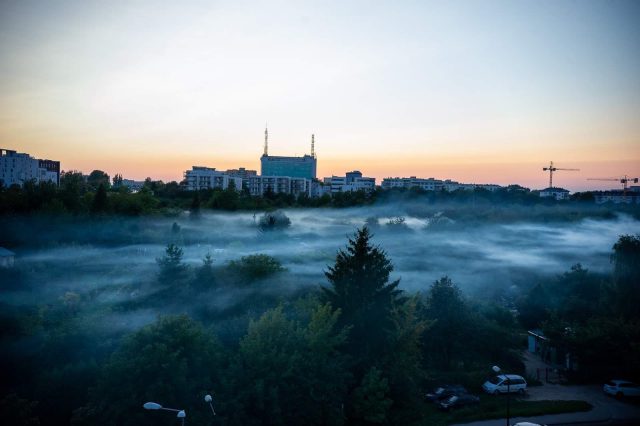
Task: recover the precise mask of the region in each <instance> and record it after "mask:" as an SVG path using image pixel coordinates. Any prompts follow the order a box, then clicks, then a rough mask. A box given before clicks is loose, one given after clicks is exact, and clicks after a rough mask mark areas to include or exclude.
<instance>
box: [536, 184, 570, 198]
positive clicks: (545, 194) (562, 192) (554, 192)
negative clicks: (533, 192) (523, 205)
mask: <svg viewBox="0 0 640 426" xmlns="http://www.w3.org/2000/svg"><path fill="white" fill-rule="evenodd" d="M569 194H570V192H569V191H568V190H566V189H564V188H556V187H553V188H551V187H550V188H545V189H543V190H541V191H540V197H541V198H553V199H555V200H558V201H561V200H568V199H569Z"/></svg>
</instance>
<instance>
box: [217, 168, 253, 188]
mask: <svg viewBox="0 0 640 426" xmlns="http://www.w3.org/2000/svg"><path fill="white" fill-rule="evenodd" d="M225 173H226V174H228V175H229V176H232V177H239V178H240V179H242V188H243V189H245V188H248V187H249V178H250V177H252V176H258V172H257V171H255V170H247V169H245V168H244V167H239V168H237V169H229V170H227V171H226V172H225Z"/></svg>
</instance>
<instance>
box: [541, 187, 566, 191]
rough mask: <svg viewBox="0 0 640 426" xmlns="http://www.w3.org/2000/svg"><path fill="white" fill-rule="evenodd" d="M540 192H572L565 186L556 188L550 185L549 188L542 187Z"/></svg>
mask: <svg viewBox="0 0 640 426" xmlns="http://www.w3.org/2000/svg"><path fill="white" fill-rule="evenodd" d="M540 192H570V191H569V190H568V189H564V188H556V187H555V186H554V187H549V188H545V189H541V190H540Z"/></svg>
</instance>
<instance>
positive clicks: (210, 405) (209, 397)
mask: <svg viewBox="0 0 640 426" xmlns="http://www.w3.org/2000/svg"><path fill="white" fill-rule="evenodd" d="M204 402H206V403H208V404H209V407H211V412H212V413H213V415H214V416H215V415H216V410H214V409H213V398H211V395H205V396H204Z"/></svg>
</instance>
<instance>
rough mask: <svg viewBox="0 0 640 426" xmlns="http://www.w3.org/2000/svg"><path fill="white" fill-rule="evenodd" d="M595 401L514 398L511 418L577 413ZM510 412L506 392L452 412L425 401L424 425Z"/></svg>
mask: <svg viewBox="0 0 640 426" xmlns="http://www.w3.org/2000/svg"><path fill="white" fill-rule="evenodd" d="M591 408H592V406H591V404H589V403H587V402H584V401H524V400H516V398H514V397H513V396H512V397H511V417H533V416H542V415H545V414H559V413H575V412H577V411H589V410H591ZM506 415H507V397H506V396H505V395H500V396H492V395H480V403H479V404H477V405H474V406H469V407H467V408H461V409H458V410H455V411H452V412H450V413H447V412H442V411H440V410H438V409H437V408H436V406H435V404H431V403H427V402H425V407H424V410H423V420H424V422H423V424H425V425H433V426H445V425H449V424H452V423H466V422H472V421H477V420H489V419H501V418H505V417H506Z"/></svg>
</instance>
